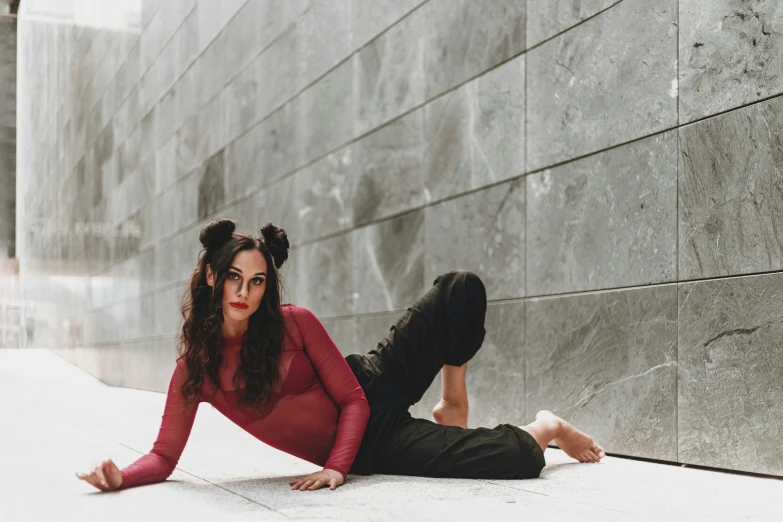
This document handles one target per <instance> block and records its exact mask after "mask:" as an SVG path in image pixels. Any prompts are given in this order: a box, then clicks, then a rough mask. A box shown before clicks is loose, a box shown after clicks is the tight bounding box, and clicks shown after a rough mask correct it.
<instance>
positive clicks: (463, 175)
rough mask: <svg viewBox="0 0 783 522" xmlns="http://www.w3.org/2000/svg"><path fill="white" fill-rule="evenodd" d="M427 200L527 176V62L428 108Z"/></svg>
mask: <svg viewBox="0 0 783 522" xmlns="http://www.w3.org/2000/svg"><path fill="white" fill-rule="evenodd" d="M424 115H425V116H424V117H425V136H426V137H427V139H426V141H425V144H424V148H425V162H426V169H427V170H426V189H427V193H426V196H427V200H428V201H429V200H435V201H437V200H440V199H443V198H445V197H449V196H452V195H454V194H458V193H460V192H464V191H467V190H471V189H475V188H479V187H482V186H484V185H487V184H490V183H497V182H498V181H501V180H504V179H507V178H510V177H513V176H517V175H520V174H522V173H524V172H525V62H524V59H523V58H518V59H515V60H512V61H510V62H508V63H506V64H504V65H502V66H500V67H498V68H497V69H495V70H493V71H490V72H488V73H487V74H485V75H484V76H482V77H480V78H477V79H476V80H473V81H472V82H470V83H468V84H466V85H464V86H462V87H460V88H459V89H457V90H456V91H454V92H451V93H449V94H447V95H445V96H443V97H441V98H438V99H437V100H434V101H432V102H431V103H429V104H427V105H426V106H425V107H424Z"/></svg>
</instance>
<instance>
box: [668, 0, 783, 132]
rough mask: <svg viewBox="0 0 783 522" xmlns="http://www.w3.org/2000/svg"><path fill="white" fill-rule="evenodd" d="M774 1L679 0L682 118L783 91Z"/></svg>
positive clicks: (781, 42) (782, 13)
mask: <svg viewBox="0 0 783 522" xmlns="http://www.w3.org/2000/svg"><path fill="white" fill-rule="evenodd" d="M781 23H783V10H781V9H780V5H779V4H778V3H777V2H765V1H758V0H755V1H751V2H735V1H731V0H712V1H711V0H681V2H680V60H681V62H680V78H679V81H680V92H681V93H682V94H681V95H680V121H681V122H682V123H686V122H690V121H693V120H695V119H698V118H702V117H705V116H709V115H711V114H715V113H718V112H721V111H725V110H728V109H732V108H734V107H738V106H740V105H743V104H747V103H751V102H753V101H756V100H759V99H762V98H766V97H768V96H773V95H776V94H780V93H781V92H783V59H782V58H783V34H781V32H780V31H776V30H775V28H776V27H779V26H780V24H781Z"/></svg>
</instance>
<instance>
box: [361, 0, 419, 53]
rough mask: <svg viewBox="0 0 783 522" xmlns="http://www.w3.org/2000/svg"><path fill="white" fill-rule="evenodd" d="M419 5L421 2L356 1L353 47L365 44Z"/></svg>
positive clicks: (393, 0) (395, 0)
mask: <svg viewBox="0 0 783 522" xmlns="http://www.w3.org/2000/svg"><path fill="white" fill-rule="evenodd" d="M421 3H422V0H356V1H355V2H354V35H353V37H354V46H355V47H357V48H358V47H361V46H362V45H364V44H366V43H367V42H369V41H370V40H372V39H373V38H375V37H376V36H377V35H378V34H380V33H381V32H382V31H384V30H386V29H387V28H388V27H389V26H391V25H392V24H394V23H396V22H397V21H399V20H400V19H401V18H403V17H404V16H406V15H407V14H408V13H409V12H410V11H412V10H413V9H414V8H416V7H417V6H418V5H420V4H421Z"/></svg>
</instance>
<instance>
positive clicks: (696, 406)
mask: <svg viewBox="0 0 783 522" xmlns="http://www.w3.org/2000/svg"><path fill="white" fill-rule="evenodd" d="M2 22H3V23H2V26H1V27H2V37H0V70H1V71H2V72H1V73H0V93H1V94H0V95H1V96H2V100H3V104H4V105H3V107H2V108H0V118H2V144H1V145H0V154H2V157H1V158H0V181H2V195H1V196H0V256H2V255H3V254H5V256H6V257H7V258H14V259H15V260H17V261H18V275H16V276H9V275H6V276H4V279H3V281H4V283H3V284H4V285H5V286H3V287H1V288H2V292H3V294H2V298H3V302H7V301H8V302H10V301H14V302H17V303H19V302H24V303H29V304H26V305H25V310H26V311H25V312H20V311H19V310H17V312H15V313H16V314H17V315H16V316H15V317H14V318H12V319H8V320H6V325H5V326H4V328H7V327H8V326H7V325H8V323H9V321H10V322H13V323H14V324H15V325H17V326H18V328H17V330H18V331H17V335H21V336H22V337H17V341H16V344H17V345H18V346H38V347H46V348H49V349H51V350H54V351H56V352H57V353H59V354H61V355H62V356H63V357H65V358H66V359H68V360H70V361H72V362H73V363H74V364H76V365H78V366H80V367H81V368H83V369H85V370H86V371H88V372H89V373H91V374H93V375H95V376H96V377H98V378H99V379H101V380H103V381H105V382H106V383H109V384H112V385H118V386H127V387H132V388H141V389H148V390H157V391H165V390H166V388H167V385H168V382H169V378H170V376H171V372H172V370H173V368H174V361H175V357H176V345H177V341H178V330H179V328H180V326H181V316H180V314H179V304H180V299H181V297H182V295H183V292H184V291H185V285H186V282H187V280H188V277H189V274H190V272H191V270H192V269H193V267H194V265H195V262H196V259H197V255H198V253H199V250H200V245H199V243H198V239H197V236H198V232H199V230H200V229H201V227H202V226H203V225H204V224H205V223H206V222H208V221H209V220H211V219H214V218H217V217H229V218H232V219H235V220H237V222H238V224H239V228H240V230H243V231H246V232H251V233H255V234H258V229H259V227H260V226H261V225H262V224H263V223H264V222H266V221H273V222H275V223H276V224H278V225H280V226H282V227H283V228H285V229H286V231H287V232H288V234H289V238H290V240H291V244H292V251H291V255H290V258H289V261H288V263H287V264H286V265H285V266H284V268H283V276H284V277H285V278H286V282H287V285H288V287H289V289H290V294H289V296H288V299H287V300H288V301H290V302H294V303H296V304H299V305H301V306H304V307H307V308H309V309H310V310H312V311H313V312H314V313H315V314H316V315H317V316H318V317H319V318H320V319H321V320H322V321H323V322H324V324H325V325H326V327H327V328H328V330H329V332H330V334H331V335H332V337H333V339H334V340H335V342H336V343H337V344H338V346H340V348H341V349H342V350H343V351H344V352H345V353H346V354H348V353H353V352H361V353H363V352H366V351H368V350H370V349H372V348H374V347H375V344H376V343H377V341H378V340H379V339H380V337H381V336H383V335H385V334H386V333H387V332H388V330H389V327H390V325H391V324H393V323H394V321H395V320H396V319H397V318H398V317H399V316H400V314H401V313H402V311H404V310H405V309H406V307H407V306H409V305H410V304H411V303H412V302H413V301H414V300H415V299H417V298H418V297H419V296H420V295H421V294H423V293H424V292H425V291H426V290H427V289H428V288H429V287H430V286H431V285H432V282H433V280H434V279H435V277H436V276H437V275H438V274H440V273H442V272H445V271H447V270H449V269H451V268H466V269H470V270H473V271H474V272H476V273H477V274H479V275H480V276H481V278H482V279H483V280H484V282H485V285H486V288H487V293H488V298H489V300H490V304H489V310H488V313H487V325H486V329H487V336H486V339H485V344H484V347H483V348H482V350H481V351H480V352H479V355H478V356H477V357H476V358H475V359H474V360H473V361H472V362H471V363H470V365H469V371H468V381H469V382H468V389H469V394H470V400H471V417H470V424H471V426H472V427H475V426H490V427H492V426H494V425H496V424H498V423H503V422H515V423H518V424H523V423H526V422H528V421H529V420H530V419H531V418H532V416H533V415H534V414H535V413H536V412H537V411H538V410H539V409H542V408H547V409H551V410H553V411H555V412H556V413H558V414H560V415H562V416H564V417H565V418H567V419H569V420H572V421H574V422H575V423H576V424H577V425H579V426H580V427H583V428H584V429H585V430H586V431H588V432H589V433H591V434H592V435H594V436H595V437H596V438H597V439H598V440H599V441H601V443H602V444H603V445H604V447H605V448H606V449H607V451H609V452H612V453H616V454H622V455H630V456H636V457H644V458H651V459H660V460H665V461H673V462H683V463H689V464H698V465H706V466H713V467H720V468H727V469H733V470H744V471H753V472H760V473H770V474H778V475H783V446H781V444H780V442H779V439H780V433H781V430H783V410H782V409H781V408H780V404H781V403H782V402H783V379H781V375H783V362H782V361H783V357H781V355H783V348H781V344H780V339H781V338H782V337H783V320H781V313H780V310H781V309H783V274H781V268H783V247H781V245H783V232H781V230H783V229H781V226H780V223H781V213H783V142H782V141H781V136H783V132H781V131H782V130H783V98H781V97H780V95H781V93H783V31H781V27H783V10H782V9H780V7H779V5H778V3H776V2H771V1H767V2H763V1H755V0H754V1H747V2H736V1H734V0H620V1H617V0H595V1H591V2H582V1H577V0H481V1H477V0H428V1H421V0H394V1H388V0H287V1H285V2H283V1H272V0H220V1H219V0H205V1H199V2H196V0H165V1H148V0H144V1H141V0H112V1H111V2H107V1H99V0H23V1H22V3H21V5H20V11H19V18H18V21H15V20H10V19H4V20H3V21H2ZM15 45H16V46H17V47H18V49H17V51H16V54H15V53H14V50H13V48H14V46H15ZM14 56H16V69H15V78H16V89H17V90H16V99H17V100H18V102H17V104H16V107H17V108H16V133H17V136H16V163H15V169H16V175H15V174H14V161H12V160H11V159H10V158H12V157H13V147H10V146H8V144H9V143H13V140H14V132H13V120H14V118H13V116H9V115H11V114H12V107H13V99H14V94H13V89H12V87H11V86H12V85H13V78H14V67H13V65H12V64H13V61H14ZM14 178H15V183H16V187H15V189H13V190H12V189H11V188H10V187H13V186H14ZM14 194H15V198H14ZM14 207H15V217H11V216H12V215H13V214H14V212H13V210H12V209H14ZM14 234H15V242H14ZM17 261H6V262H5V263H6V265H8V266H16V263H17ZM12 271H16V269H13V270H12ZM12 287H13V288H12ZM7 306H9V305H7ZM17 306H19V305H17ZM22 316H24V320H22V319H21V318H20V317H22ZM22 324H24V325H25V326H24V327H21V326H19V325H22ZM28 325H29V326H28ZM9 331H10V330H9ZM21 332H24V333H21ZM22 339H24V341H23V340H22ZM4 342H5V343H7V344H6V345H8V343H13V341H4ZM439 398H440V383H439V382H438V381H436V382H435V383H434V384H433V386H432V388H431V390H430V392H428V395H427V396H425V398H424V399H423V401H422V402H421V403H420V404H418V405H416V406H415V407H414V409H413V411H412V413H414V414H415V415H418V416H423V417H429V416H430V410H431V408H432V407H433V406H434V405H435V403H436V402H437V400H438V399H439Z"/></svg>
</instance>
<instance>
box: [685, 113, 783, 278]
mask: <svg viewBox="0 0 783 522" xmlns="http://www.w3.org/2000/svg"><path fill="white" fill-rule="evenodd" d="M782 121H783V100H781V99H779V98H776V99H773V100H770V101H767V102H762V103H759V104H757V105H752V106H750V107H745V108H743V109H740V110H738V111H733V112H730V113H728V114H723V115H720V116H716V117H715V118H712V119H709V120H706V121H701V122H698V123H696V124H694V125H688V126H687V127H683V128H682V129H680V131H679V132H680V154H679V162H680V183H679V192H680V195H679V205H680V211H679V216H680V232H679V234H680V235H679V243H680V248H679V251H680V259H679V263H680V279H681V280H682V279H690V278H697V277H715V276H724V275H733V274H747V273H752V272H761V271H766V270H780V268H781V267H783V249H782V248H781V243H783V235H781V234H782V232H781V231H780V230H779V221H780V216H781V213H782V212H783V182H782V181H781V179H782V177H783V144H781V136H783V124H781V122H782Z"/></svg>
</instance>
